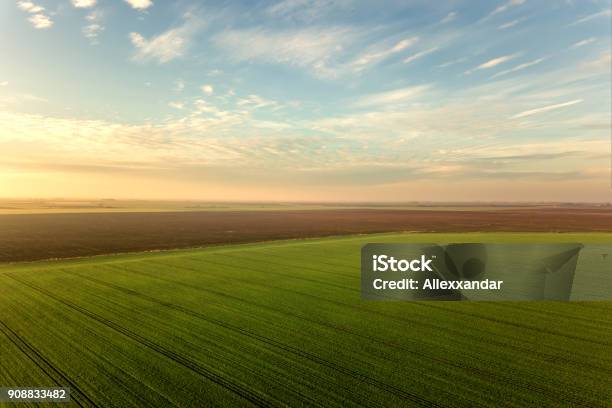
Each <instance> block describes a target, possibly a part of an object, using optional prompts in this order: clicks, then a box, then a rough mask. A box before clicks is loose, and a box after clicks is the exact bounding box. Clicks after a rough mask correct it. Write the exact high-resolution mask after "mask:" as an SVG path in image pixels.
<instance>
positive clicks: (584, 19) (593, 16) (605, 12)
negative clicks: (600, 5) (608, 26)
mask: <svg viewBox="0 0 612 408" xmlns="http://www.w3.org/2000/svg"><path fill="white" fill-rule="evenodd" d="M610 15H612V10H611V9H607V10H602V11H600V12H598V13H594V14H590V15H588V16H585V17H582V18H579V19H578V20H576V21H574V22H573V23H570V24H568V27H571V26H575V25H578V24H582V23H586V22H587V21H591V20H594V19H596V18H600V17H610Z"/></svg>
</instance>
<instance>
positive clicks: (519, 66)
mask: <svg viewBox="0 0 612 408" xmlns="http://www.w3.org/2000/svg"><path fill="white" fill-rule="evenodd" d="M545 59H546V58H538V59H535V60H533V61H529V62H525V63H523V64H520V65H517V66H516V67H514V68H510V69H507V70H505V71H500V72H498V73H497V74H495V75H493V76H492V77H491V78H497V77H500V76H503V75H508V74H511V73H513V72H517V71H522V70H523V69H526V68H529V67H532V66H534V65H537V64H539V63H541V62H542V61H544V60H545Z"/></svg>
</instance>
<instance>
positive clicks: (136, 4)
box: [125, 0, 153, 10]
mask: <svg viewBox="0 0 612 408" xmlns="http://www.w3.org/2000/svg"><path fill="white" fill-rule="evenodd" d="M125 2H126V3H128V4H129V5H130V6H132V8H133V9H136V10H146V9H148V8H149V7H151V6H152V5H153V2H152V1H151V0H125Z"/></svg>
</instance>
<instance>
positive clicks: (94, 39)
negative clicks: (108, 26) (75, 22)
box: [82, 10, 104, 44]
mask: <svg viewBox="0 0 612 408" xmlns="http://www.w3.org/2000/svg"><path fill="white" fill-rule="evenodd" d="M85 20H86V21H87V24H86V25H85V26H83V29H82V31H83V35H84V36H85V38H88V39H89V40H90V41H91V43H92V44H97V43H98V35H99V34H100V33H101V32H102V31H104V25H102V12H101V11H100V10H94V11H92V12H91V13H89V14H87V16H85Z"/></svg>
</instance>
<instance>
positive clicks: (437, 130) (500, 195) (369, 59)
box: [0, 0, 612, 201]
mask: <svg viewBox="0 0 612 408" xmlns="http://www.w3.org/2000/svg"><path fill="white" fill-rule="evenodd" d="M610 8H611V5H610V1H578V0H575V1H563V0H559V1H554V0H549V1H534V0H501V1H448V2H442V1H439V2H438V1H436V2H429V1H384V2H380V1H352V0H338V1H330V0H312V1H306V0H280V1H268V2H266V1H258V2H256V1H245V2H238V1H235V2H218V1H217V2H202V1H199V2H194V1H160V0H157V1H150V0H54V1H51V0H38V1H3V2H2V3H1V4H0V38H2V40H0V55H2V64H0V149H2V151H3V152H4V153H5V154H4V155H3V156H4V157H3V158H1V159H0V169H2V171H1V172H0V191H1V193H0V194H3V195H5V196H29V197H31V196H80V197H84V196H87V197H100V196H104V197H117V198H194V199H211V200H312V201H320V200H324V201H328V200H332V201H333V200H342V201H345V200H348V201H351V200H359V201H377V200H382V201H395V200H441V201H445V200H449V201H455V200H467V201H471V200H488V201H495V200H503V201H506V200H563V201H609V200H610V197H611V194H610V193H611V191H612V190H611V188H610V140H609V135H610V79H611V78H610V47H611V42H610V41H611V40H610V29H611V19H612V17H611V14H610Z"/></svg>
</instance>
